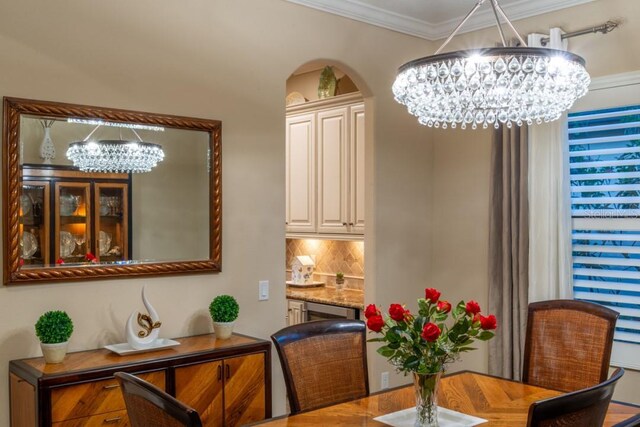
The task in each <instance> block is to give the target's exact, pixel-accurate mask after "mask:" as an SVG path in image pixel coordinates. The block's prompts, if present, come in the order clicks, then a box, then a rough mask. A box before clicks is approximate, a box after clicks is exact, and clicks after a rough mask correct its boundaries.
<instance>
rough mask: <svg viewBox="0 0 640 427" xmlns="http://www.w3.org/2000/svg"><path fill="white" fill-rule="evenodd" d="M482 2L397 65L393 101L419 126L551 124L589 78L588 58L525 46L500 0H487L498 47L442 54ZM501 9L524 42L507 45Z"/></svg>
mask: <svg viewBox="0 0 640 427" xmlns="http://www.w3.org/2000/svg"><path fill="white" fill-rule="evenodd" d="M485 1H486V0H477V3H476V5H475V6H474V7H473V9H472V10H471V11H470V12H469V13H468V14H467V16H466V17H465V18H464V19H463V20H462V22H460V24H459V25H458V26H457V27H456V28H455V29H454V30H453V32H452V33H451V35H449V37H448V38H447V39H446V40H445V42H444V43H443V44H442V46H441V47H440V48H439V49H438V50H437V51H436V52H435V54H434V55H432V56H427V57H424V58H420V59H416V60H413V61H411V62H408V63H406V64H404V65H402V66H401V67H400V69H399V70H398V75H397V77H396V80H395V82H394V84H393V94H394V95H395V99H396V101H398V102H399V103H401V104H403V105H405V106H406V107H407V110H408V111H409V113H411V114H413V115H414V116H416V117H417V118H418V122H420V123H421V124H423V125H427V126H433V127H436V128H438V127H440V126H441V127H442V128H443V129H446V128H447V127H448V126H451V127H452V128H455V127H456V126H460V127H461V128H462V129H465V128H466V127H467V126H471V127H472V128H473V129H476V128H477V127H478V126H482V127H483V128H487V127H488V126H490V125H493V126H494V127H496V128H498V127H499V126H500V124H501V123H502V124H505V125H506V126H508V127H511V126H513V125H518V126H521V125H522V124H524V123H526V124H533V123H538V124H540V123H542V122H543V121H544V122H550V121H553V120H556V119H558V118H559V117H560V116H561V115H562V113H563V112H564V111H566V110H567V109H569V108H571V106H572V105H573V103H574V102H575V100H576V99H578V98H580V97H581V96H584V95H585V94H586V93H587V91H588V87H589V83H590V82H591V79H590V77H589V74H588V73H587V71H586V70H585V67H584V65H585V61H584V59H583V58H581V57H580V56H578V55H575V54H573V53H570V52H566V51H563V50H556V49H547V48H537V47H536V48H532V47H526V46H527V45H526V43H525V41H524V40H523V39H522V37H520V35H519V34H518V32H517V31H516V29H515V27H514V26H513V24H512V23H511V21H510V20H509V18H508V17H507V16H506V14H505V13H504V11H503V10H502V8H501V7H500V5H499V4H498V0H489V2H490V3H491V6H492V8H493V12H494V15H495V18H496V24H497V27H498V30H499V32H500V37H501V40H502V45H503V46H502V47H493V48H483V49H474V50H462V51H456V52H451V53H444V54H441V53H440V52H441V51H442V49H443V48H444V47H445V46H446V45H447V44H448V43H449V41H451V39H452V38H453V37H454V36H455V35H456V33H457V32H458V31H459V30H460V28H461V27H462V26H463V25H464V24H465V23H466V22H467V20H468V19H469V18H470V17H471V15H473V13H474V12H475V11H476V10H477V9H478V8H479V7H480V6H481V5H482V4H483V3H484V2H485ZM498 14H500V15H501V16H502V17H503V18H504V20H505V21H506V23H507V25H508V26H509V27H510V28H511V30H512V31H513V32H514V33H515V34H516V36H517V37H518V40H519V42H520V45H521V47H520V46H519V47H509V46H507V42H506V40H505V37H504V32H503V30H502V26H501V23H500V19H499V16H498Z"/></svg>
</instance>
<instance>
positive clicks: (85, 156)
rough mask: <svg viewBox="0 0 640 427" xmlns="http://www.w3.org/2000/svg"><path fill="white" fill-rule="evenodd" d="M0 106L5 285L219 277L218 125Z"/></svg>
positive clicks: (15, 102) (24, 103)
mask: <svg viewBox="0 0 640 427" xmlns="http://www.w3.org/2000/svg"><path fill="white" fill-rule="evenodd" d="M3 105H4V121H3V152H2V170H3V227H4V228H3V229H4V242H3V244H4V284H5V285H16V284H25V283H38V282H52V281H70V280H91V279H108V278H118V277H137V276H149V275H163V274H187V273H205V272H219V271H220V269H221V254H222V247H221V244H222V243H221V239H222V227H221V224H222V207H221V204H222V195H221V192H222V184H221V173H222V170H221V130H222V123H221V122H220V121H218V120H206V119H198V118H190V117H178V116H170V115H163V114H153V113H143V112H137V111H128V110H121V109H114V108H103V107H93V106H85V105H73V104H64V103H58V102H49V101H34V100H27V99H18V98H7V97H5V98H4V104H3ZM72 147H74V148H73V149H71V148H72Z"/></svg>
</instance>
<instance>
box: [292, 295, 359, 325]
mask: <svg viewBox="0 0 640 427" xmlns="http://www.w3.org/2000/svg"><path fill="white" fill-rule="evenodd" d="M287 302H288V313H287V324H288V325H296V324H298V323H303V322H310V321H312V320H327V319H358V318H359V317H360V313H359V310H358V309H355V308H348V307H340V306H337V305H331V304H320V303H317V302H308V301H300V300H292V299H290V300H287Z"/></svg>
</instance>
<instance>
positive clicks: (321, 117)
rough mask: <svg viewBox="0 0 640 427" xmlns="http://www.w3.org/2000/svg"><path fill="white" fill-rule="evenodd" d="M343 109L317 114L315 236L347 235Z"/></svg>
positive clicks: (345, 127)
mask: <svg viewBox="0 0 640 427" xmlns="http://www.w3.org/2000/svg"><path fill="white" fill-rule="evenodd" d="M347 143H348V140H347V108H346V107H344V108H336V109H333V110H328V111H322V112H319V113H318V232H320V233H345V232H347V225H348V224H347V197H348V195H347V191H348V175H347V167H348V161H347V156H348V154H349V151H348V149H347Z"/></svg>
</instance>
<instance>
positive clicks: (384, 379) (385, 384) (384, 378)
mask: <svg viewBox="0 0 640 427" xmlns="http://www.w3.org/2000/svg"><path fill="white" fill-rule="evenodd" d="M380 388H381V389H382V390H384V389H385V388H389V372H383V373H381V374H380Z"/></svg>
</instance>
